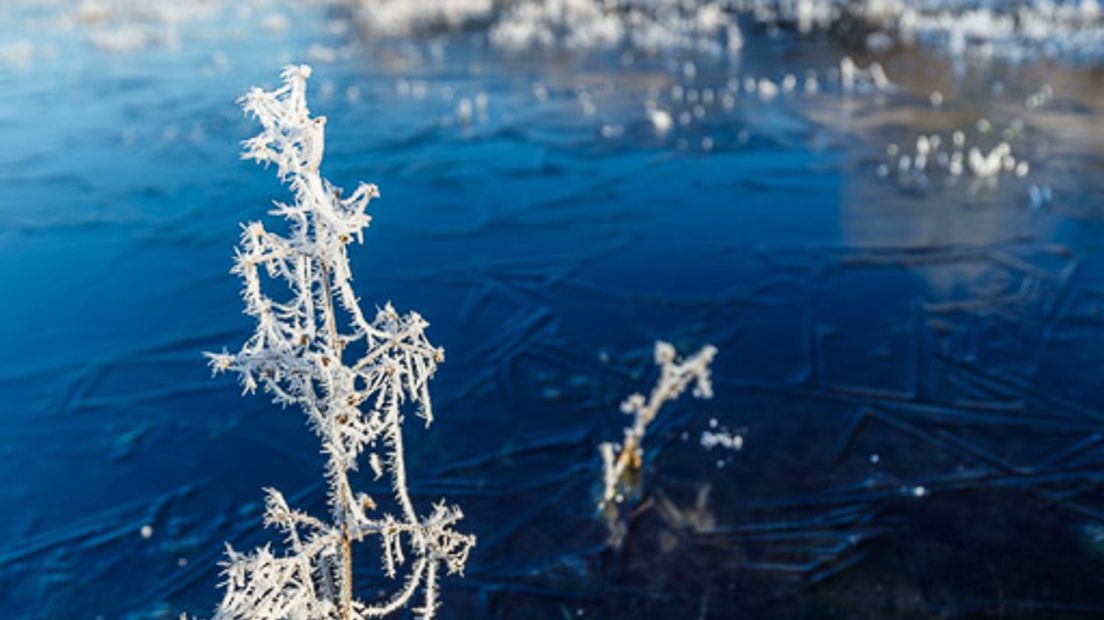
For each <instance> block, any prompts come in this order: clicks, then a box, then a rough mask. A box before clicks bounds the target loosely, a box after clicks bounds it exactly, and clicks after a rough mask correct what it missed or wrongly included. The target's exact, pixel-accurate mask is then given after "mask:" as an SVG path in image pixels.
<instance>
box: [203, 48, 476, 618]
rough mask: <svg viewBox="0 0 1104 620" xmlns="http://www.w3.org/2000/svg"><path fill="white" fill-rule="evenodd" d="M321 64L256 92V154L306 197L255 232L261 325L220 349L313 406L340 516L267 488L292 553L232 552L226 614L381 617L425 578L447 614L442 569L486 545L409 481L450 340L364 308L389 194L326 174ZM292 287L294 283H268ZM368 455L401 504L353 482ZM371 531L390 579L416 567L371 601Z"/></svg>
mask: <svg viewBox="0 0 1104 620" xmlns="http://www.w3.org/2000/svg"><path fill="white" fill-rule="evenodd" d="M310 73H311V70H310V67H307V66H289V67H287V68H286V69H285V70H284V72H283V79H284V85H283V86H282V87H281V88H279V89H277V90H275V91H272V92H266V91H263V90H261V89H257V88H255V89H253V90H251V91H250V92H249V93H248V94H247V95H246V96H245V97H244V98H243V99H242V100H241V103H242V105H243V107H244V109H245V111H246V112H247V113H248V114H250V115H252V116H254V117H255V118H256V119H257V120H258V121H260V123H261V125H262V127H263V130H262V131H261V133H260V134H259V135H257V136H256V137H254V138H252V139H250V140H247V141H246V142H245V152H244V154H243V155H242V157H243V158H245V159H252V160H255V161H257V162H260V163H264V164H266V165H267V164H270V163H271V164H275V165H276V168H277V174H278V175H279V177H280V179H281V180H282V181H283V182H285V183H286V184H287V185H288V186H289V187H290V189H291V191H292V193H293V195H294V198H295V200H294V202H293V203H292V204H281V203H276V208H275V209H274V210H273V211H272V212H271V213H272V214H273V215H281V216H283V217H284V218H286V219H287V222H288V226H287V229H288V232H287V234H284V235H282V234H279V233H277V232H272V231H269V230H266V229H265V227H264V225H262V224H261V223H260V222H252V223H250V224H248V225H246V226H244V227H243V232H242V236H241V243H240V246H239V248H238V249H237V252H236V258H235V265H234V268H233V270H232V271H233V273H235V274H237V275H239V276H240V277H241V278H242V280H243V281H244V287H243V291H242V297H243V298H244V300H245V313H246V314H248V315H249V316H251V317H253V318H254V319H255V320H256V331H255V332H254V334H253V336H252V337H250V338H249V340H247V341H246V343H245V344H244V345H243V346H242V348H241V350H240V351H238V352H237V353H233V354H230V353H226V352H223V353H221V354H208V356H209V358H210V363H211V367H212V369H213V370H214V371H215V372H216V373H218V372H223V371H234V372H236V373H238V374H239V376H240V378H241V382H242V385H243V386H244V389H245V391H246V392H253V391H255V390H256V389H257V387H258V386H260V387H261V388H262V389H264V390H265V391H266V392H268V393H270V394H271V395H272V396H273V398H274V400H275V402H277V403H279V404H281V405H283V406H288V405H295V406H298V407H300V408H301V409H302V410H303V411H304V413H306V415H307V419H308V422H309V426H310V428H311V430H313V431H314V432H315V434H317V435H318V438H319V439H320V440H321V442H322V453H323V454H324V455H325V460H326V464H325V472H326V481H327V483H328V486H329V493H328V500H329V508H330V515H329V519H328V520H323V519H319V518H316V517H313V516H311V515H308V514H306V513H304V512H301V511H299V510H295V509H293V508H291V507H289V506H288V503H287V501H286V500H285V499H284V497H283V495H281V494H280V492H279V491H276V490H274V489H267V490H266V493H267V499H266V502H265V518H264V522H265V525H266V526H270V527H275V528H277V529H279V530H281V531H282V532H283V534H284V536H285V539H286V545H287V550H286V551H284V552H282V553H278V552H274V551H272V549H271V548H270V546H268V545H266V546H264V547H261V548H259V549H256V550H254V551H253V552H251V553H239V552H237V551H235V550H234V549H232V548H229V550H228V554H227V559H226V561H225V562H224V564H223V565H224V567H225V571H224V575H225V582H224V587H225V596H224V597H223V600H222V603H221V605H220V606H219V608H218V612H217V615H216V618H217V619H220V620H231V619H233V620H246V619H248V620H322V619H326V620H330V619H341V620H349V619H352V618H374V617H380V616H385V615H387V614H390V613H392V612H394V611H396V610H399V609H401V608H402V607H404V606H405V605H406V604H407V603H408V602H409V601H410V600H411V599H412V598H413V597H414V595H415V593H416V592H417V591H418V590H419V589H421V590H422V591H423V592H424V599H423V601H424V602H423V603H422V605H421V606H420V607H419V608H418V609H416V612H417V613H418V615H419V616H420V617H421V618H432V617H433V615H434V611H435V609H436V608H437V605H438V602H437V579H438V572H439V570H440V566H441V565H442V564H443V565H444V567H445V569H446V570H447V571H448V572H449V573H461V572H462V571H463V568H464V564H465V562H466V561H467V559H468V553H469V552H470V550H471V548H472V546H473V545H474V544H475V537H473V536H470V535H465V534H460V533H458V532H456V531H455V530H454V529H453V525H454V524H455V523H456V522H457V521H458V520H459V519H460V518H461V516H462V515H461V513H460V509H459V508H457V507H455V506H452V507H449V506H446V505H444V504H443V503H442V504H438V505H436V506H434V508H433V511H432V512H431V513H430V514H429V515H428V516H419V515H418V514H417V512H416V511H415V509H414V504H413V502H412V501H411V499H410V493H409V491H408V490H407V481H406V468H405V462H404V453H403V429H402V424H403V417H404V410H405V409H407V408H408V407H409V406H411V405H412V406H414V407H416V413H417V415H418V417H420V418H422V419H423V420H425V424H426V425H427V426H428V425H429V424H430V422H431V421H432V420H433V413H432V408H431V405H430V398H429V388H428V383H429V380H430V378H431V377H432V376H433V373H434V371H435V370H436V368H437V364H438V363H439V362H441V361H442V360H443V359H444V351H443V350H442V349H440V348H437V347H434V346H432V345H431V344H430V343H429V341H428V340H427V339H426V335H425V329H426V327H428V325H429V324H428V323H427V322H426V321H425V320H424V319H423V318H422V317H421V316H419V315H418V314H417V313H414V312H411V313H409V314H405V315H400V314H399V313H398V312H396V311H395V310H394V308H392V307H391V304H390V303H388V304H387V305H385V306H384V307H383V308H382V309H379V310H378V311H377V312H376V314H375V316H374V317H373V318H371V319H369V318H368V317H366V316H365V315H364V314H363V313H362V311H361V308H360V305H359V300H358V299H357V297H356V295H355V293H354V292H353V288H352V285H351V280H352V275H351V273H350V270H349V260H348V251H347V248H348V245H349V244H350V243H351V242H352V241H353V240H357V241H360V240H361V239H362V235H363V231H364V228H365V227H367V226H368V224H369V221H370V219H371V218H370V216H369V215H368V214H367V213H366V212H365V211H366V208H367V206H368V203H369V202H370V201H371V200H372V199H373V198H375V197H376V196H378V195H379V194H378V191H377V190H376V187H375V186H374V185H369V184H361V185H360V186H359V187H357V189H356V190H355V191H354V192H352V193H351V194H350V195H349V196H347V197H343V196H342V191H341V189H339V188H337V187H334V186H333V185H331V184H330V183H329V182H328V181H326V180H325V179H324V178H322V176H321V174H320V173H319V166H320V164H321V163H322V152H323V144H324V137H325V124H326V119H325V117H321V116H319V117H311V116H310V112H309V110H308V109H307V97H306V84H307V78H308V77H309V76H310ZM279 283H282V284H281V286H282V288H283V289H284V293H285V294H282V295H280V294H277V295H271V294H270V292H268V291H267V290H266V289H270V288H271V287H272V286H274V285H277V284H279ZM354 351H355V352H356V353H355V354H354ZM364 452H368V459H367V460H368V463H369V465H370V467H371V469H372V471H373V473H374V474H375V476H376V477H377V478H380V477H382V476H385V475H386V476H389V477H390V481H391V487H392V491H393V494H394V500H395V503H396V504H397V506H398V515H392V514H380V513H379V512H378V511H376V503H375V501H373V499H372V498H371V497H369V496H368V495H367V494H365V493H359V492H356V491H355V490H354V489H353V485H352V481H351V480H350V472H352V471H356V470H357V468H358V464H359V462H360V457H361V456H362V454H363V453H364ZM381 454H382V455H383V456H382V457H381ZM371 536H378V537H379V540H380V547H381V555H382V563H383V569H384V571H385V572H386V574H387V576H388V577H389V578H392V579H395V578H396V577H397V576H398V574H399V571H400V568H401V567H403V566H404V565H406V564H408V563H409V568H408V570H407V571H406V576H405V579H404V581H403V583H402V584H401V586H400V587H399V588H398V589H397V590H396V591H395V592H394V593H393V594H391V595H390V597H389V598H386V599H385V600H381V601H374V602H365V601H361V600H358V599H356V598H354V596H353V583H352V574H353V569H352V544H353V543H356V542H362V541H365V540H367V539H368V538H369V537H371Z"/></svg>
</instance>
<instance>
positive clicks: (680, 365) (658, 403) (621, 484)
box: [598, 341, 717, 508]
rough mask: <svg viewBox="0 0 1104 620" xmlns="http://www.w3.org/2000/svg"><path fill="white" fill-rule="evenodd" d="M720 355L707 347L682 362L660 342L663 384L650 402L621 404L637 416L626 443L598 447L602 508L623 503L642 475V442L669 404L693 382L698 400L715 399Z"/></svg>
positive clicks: (639, 398)
mask: <svg viewBox="0 0 1104 620" xmlns="http://www.w3.org/2000/svg"><path fill="white" fill-rule="evenodd" d="M716 355H717V349H716V347H713V346H712V345H706V346H704V347H702V349H701V350H700V351H698V352H697V353H695V354H694V355H693V356H691V357H690V358H688V359H685V360H681V361H680V360H678V359H677V356H678V354H677V353H676V351H675V347H673V346H671V345H670V344H668V343H666V342H663V341H659V342H656V345H655V363H656V364H657V365H659V380H658V381H657V382H656V386H655V387H654V388H653V389H652V393H651V395H650V396H648V398H647V399H645V398H644V395H643V394H640V393H637V394H633V395H632V396H629V397H628V398H627V399H625V402H623V403H621V411H623V412H625V413H627V414H630V415H633V416H634V417H633V424H632V426H629V427H627V428H626V429H625V439H624V441H623V442H622V443H621V444H620V445H617V444H614V443H611V442H606V443H603V444H602V445H600V446H599V447H598V451H599V453H600V454H601V455H602V466H603V491H602V500H601V501H600V502H599V508H605V507H607V506H610V505H611V503H620V501H621V498H622V493H621V490H622V489H623V488H625V487H626V486H628V485H627V480H628V479H629V478H630V477H631V476H634V475H635V474H637V473H639V471H640V468H641V467H642V466H643V464H644V451H643V449H642V448H641V442H642V441H643V439H644V433H645V431H646V430H647V429H648V425H649V424H651V423H652V420H654V419H655V417H656V414H658V413H659V410H660V409H661V408H662V407H663V405H664V404H665V403H667V402H668V401H672V400H675V399H676V398H678V397H679V396H680V395H681V394H682V393H683V391H685V390H686V387H687V386H688V385H690V383H691V382H696V383H695V385H694V391H693V394H694V396H695V397H697V398H712V397H713V385H712V383H711V382H710V376H709V375H710V372H709V365H710V363H712V362H713V358H714V356H716Z"/></svg>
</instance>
